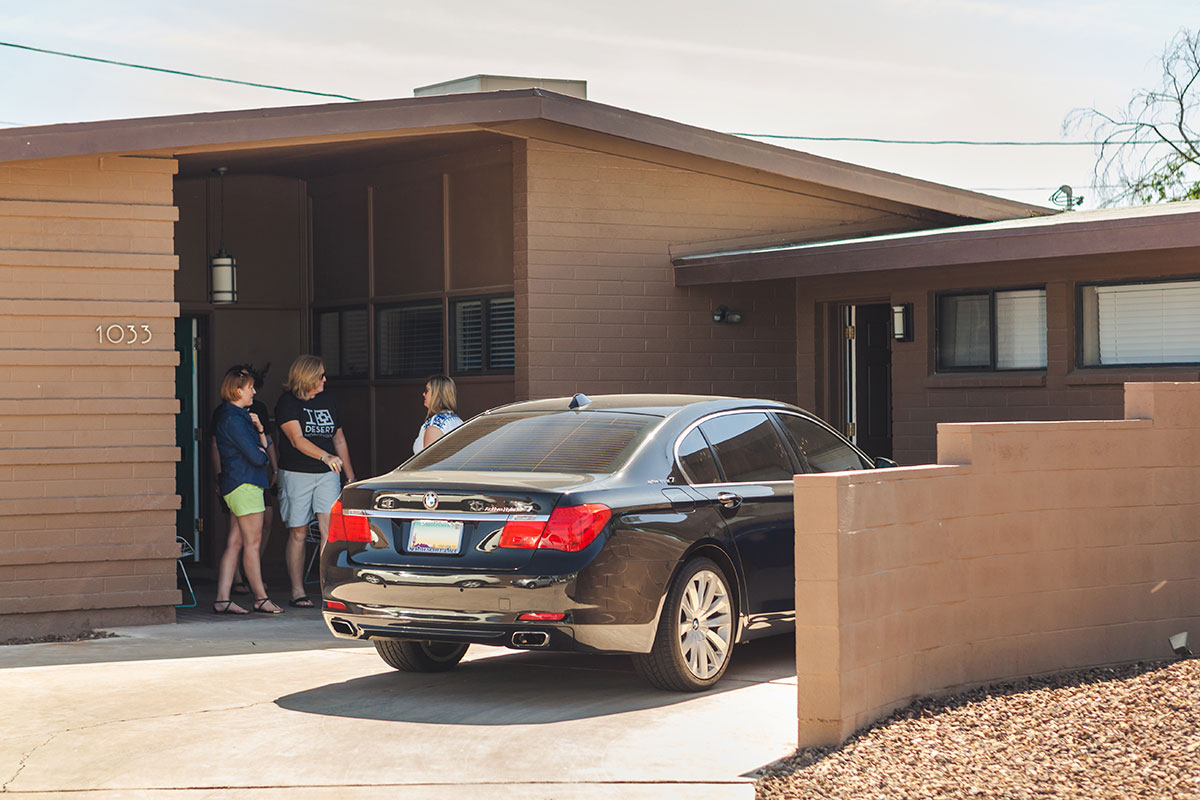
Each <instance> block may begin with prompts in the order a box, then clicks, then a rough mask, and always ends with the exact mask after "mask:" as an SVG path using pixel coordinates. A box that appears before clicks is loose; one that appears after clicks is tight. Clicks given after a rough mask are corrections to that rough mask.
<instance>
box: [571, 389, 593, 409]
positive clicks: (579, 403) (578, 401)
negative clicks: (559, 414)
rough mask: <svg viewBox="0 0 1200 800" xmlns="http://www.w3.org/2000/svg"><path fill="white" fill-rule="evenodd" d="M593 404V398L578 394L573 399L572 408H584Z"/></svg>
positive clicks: (581, 393)
mask: <svg viewBox="0 0 1200 800" xmlns="http://www.w3.org/2000/svg"><path fill="white" fill-rule="evenodd" d="M591 402H592V398H590V397H588V396H587V395H586V394H584V393H583V392H577V393H576V394H575V396H574V397H572V398H571V405H570V408H583V407H584V406H586V405H590V404H591Z"/></svg>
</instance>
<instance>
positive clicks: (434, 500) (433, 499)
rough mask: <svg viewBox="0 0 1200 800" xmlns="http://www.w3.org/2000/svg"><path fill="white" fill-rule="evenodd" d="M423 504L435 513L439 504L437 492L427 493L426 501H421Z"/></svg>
mask: <svg viewBox="0 0 1200 800" xmlns="http://www.w3.org/2000/svg"><path fill="white" fill-rule="evenodd" d="M421 504H422V505H424V506H425V508H427V509H429V510H430V511H433V510H434V509H435V508H437V504H438V496H437V492H426V493H425V497H424V499H422V500H421Z"/></svg>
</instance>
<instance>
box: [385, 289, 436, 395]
mask: <svg viewBox="0 0 1200 800" xmlns="http://www.w3.org/2000/svg"><path fill="white" fill-rule="evenodd" d="M375 327H376V339H377V342H376V345H377V347H378V351H379V352H378V357H377V360H378V362H379V363H378V371H379V377H381V378H425V377H428V376H429V375H434V374H437V373H439V372H441V371H442V304H441V302H440V301H433V302H427V303H415V304H411V305H404V306H390V307H381V308H378V309H377V310H376V312H375Z"/></svg>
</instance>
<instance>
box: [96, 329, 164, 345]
mask: <svg viewBox="0 0 1200 800" xmlns="http://www.w3.org/2000/svg"><path fill="white" fill-rule="evenodd" d="M96 336H97V337H98V338H99V340H100V344H104V343H105V342H108V343H109V344H150V339H151V337H152V336H153V334H152V333H151V332H150V326H149V325H117V324H113V325H97V326H96Z"/></svg>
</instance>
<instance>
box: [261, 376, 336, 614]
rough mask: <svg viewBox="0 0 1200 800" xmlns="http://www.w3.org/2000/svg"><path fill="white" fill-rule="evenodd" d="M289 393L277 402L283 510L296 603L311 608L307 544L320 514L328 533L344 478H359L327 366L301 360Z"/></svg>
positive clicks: (287, 388) (324, 532) (324, 531)
mask: <svg viewBox="0 0 1200 800" xmlns="http://www.w3.org/2000/svg"><path fill="white" fill-rule="evenodd" d="M284 389H285V391H284V393H283V395H282V396H281V397H280V398H279V402H278V403H276V404H275V424H276V425H278V426H279V443H278V448H279V506H280V513H282V514H283V524H284V525H285V526H286V527H287V529H288V541H287V550H286V559H287V568H288V577H289V578H290V579H291V582H292V599H291V605H293V606H295V607H296V608H312V607H313V604H312V601H311V600H309V599H308V593H307V592H305V590H304V544H305V540H306V538H307V536H308V523H309V522H310V521H311V520H312V518H313V516H314V515H315V516H316V518H317V522H318V524H319V525H320V526H321V538H322V540H324V538H325V537H326V536H327V535H328V533H329V512H330V510H331V509H332V508H333V504H334V503H335V502H336V501H337V498H338V495H339V494H340V493H341V491H342V482H341V476H342V475H345V476H346V480H348V481H353V480H354V468H353V467H352V466H351V465H350V449H349V447H347V445H346V437H345V436H344V435H343V434H342V425H341V418H340V416H339V415H338V407H337V402H336V401H335V400H334V398H333V396H332V395H331V394H329V393H327V392H325V391H324V390H325V364H324V362H323V361H321V359H319V358H317V357H316V356H312V355H302V356H299V357H298V358H297V359H296V360H295V361H293V362H292V366H291V368H290V369H289V370H288V379H287V383H286V384H285V386H284Z"/></svg>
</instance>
